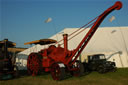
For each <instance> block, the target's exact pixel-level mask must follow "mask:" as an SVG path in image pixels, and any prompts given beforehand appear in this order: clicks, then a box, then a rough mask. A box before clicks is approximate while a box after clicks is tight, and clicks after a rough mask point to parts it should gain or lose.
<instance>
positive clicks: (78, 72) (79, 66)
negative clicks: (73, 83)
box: [71, 61, 84, 77]
mask: <svg viewBox="0 0 128 85" xmlns="http://www.w3.org/2000/svg"><path fill="white" fill-rule="evenodd" d="M73 67H74V68H76V70H74V71H72V72H71V75H73V76H76V77H77V76H82V75H83V74H84V65H83V64H82V63H81V62H80V61H76V62H75V64H74V65H73Z"/></svg>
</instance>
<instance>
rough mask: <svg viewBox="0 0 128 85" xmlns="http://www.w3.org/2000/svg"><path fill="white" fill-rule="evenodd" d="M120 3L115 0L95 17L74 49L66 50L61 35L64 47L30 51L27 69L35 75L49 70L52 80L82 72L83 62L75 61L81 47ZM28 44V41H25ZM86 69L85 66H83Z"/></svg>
mask: <svg viewBox="0 0 128 85" xmlns="http://www.w3.org/2000/svg"><path fill="white" fill-rule="evenodd" d="M121 8H122V3H121V2H120V1H117V2H116V3H115V4H114V5H113V6H111V7H110V8H108V9H107V10H106V11H104V12H103V13H102V14H101V15H100V16H98V17H97V19H96V21H95V22H94V23H93V26H92V27H91V28H90V30H89V31H88V33H87V34H86V35H85V37H84V38H83V40H82V41H81V42H80V44H79V45H78V46H77V48H76V49H74V50H68V35H67V34H64V35H63V40H64V48H63V47H61V46H60V45H58V46H55V45H50V46H49V47H48V48H46V49H42V50H41V51H39V52H38V53H35V52H33V53H31V54H30V55H29V56H28V59H27V70H28V72H29V73H30V74H31V75H32V76H35V75H37V74H39V73H41V72H42V71H45V72H51V75H52V78H53V79H54V80H61V79H64V78H65V74H66V73H71V74H72V75H73V76H80V75H82V74H83V72H84V67H83V64H82V63H81V62H80V61H77V58H78V56H80V54H81V52H82V51H83V49H84V48H85V47H86V46H87V44H88V42H89V40H90V39H91V38H92V36H93V35H94V33H95V32H96V30H97V29H98V27H99V25H100V24H101V23H102V21H103V20H104V18H105V17H106V16H107V15H108V14H109V13H111V12H112V11H114V10H120V9H121ZM50 42H51V43H53V42H56V41H55V40H46V39H45V40H40V41H36V42H34V41H33V42H30V44H32V43H33V44H41V45H44V44H47V43H48V44H50ZM25 44H29V43H25ZM85 69H86V68H85Z"/></svg>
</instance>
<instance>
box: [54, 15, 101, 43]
mask: <svg viewBox="0 0 128 85" xmlns="http://www.w3.org/2000/svg"><path fill="white" fill-rule="evenodd" d="M98 17H99V16H97V17H96V18H94V19H93V20H91V21H90V22H88V23H87V24H85V25H84V26H82V27H80V28H79V29H77V30H76V31H74V32H73V33H71V34H69V36H71V35H73V34H74V33H76V32H78V31H79V30H81V28H84V27H85V26H87V25H89V24H90V23H91V22H93V21H94V20H96V19H97V18H98ZM92 24H94V22H93V23H91V24H90V25H89V26H87V27H85V29H86V28H88V27H90V26H91V25H92ZM85 29H83V30H81V31H80V32H78V33H77V34H75V35H74V36H73V37H75V36H77V35H78V34H80V33H81V32H83V31H84V30H85ZM73 37H71V38H69V39H68V40H71V39H72V38H73ZM61 41H63V39H62V40H60V41H58V42H57V43H59V42H61ZM57 43H56V44H57ZM62 44H63V43H62ZM62 44H61V45H62Z"/></svg>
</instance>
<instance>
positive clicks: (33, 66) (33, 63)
mask: <svg viewBox="0 0 128 85" xmlns="http://www.w3.org/2000/svg"><path fill="white" fill-rule="evenodd" d="M41 69H42V60H41V55H40V54H38V53H31V54H30V55H29V56H28V59H27V70H28V73H29V74H31V75H32V76H36V75H38V74H39V73H41Z"/></svg>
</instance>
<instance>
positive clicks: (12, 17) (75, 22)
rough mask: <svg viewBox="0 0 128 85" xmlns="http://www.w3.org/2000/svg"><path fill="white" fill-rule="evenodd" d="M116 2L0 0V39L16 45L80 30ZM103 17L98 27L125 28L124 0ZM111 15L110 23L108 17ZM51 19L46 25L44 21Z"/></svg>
mask: <svg viewBox="0 0 128 85" xmlns="http://www.w3.org/2000/svg"><path fill="white" fill-rule="evenodd" d="M116 1H117V0H0V40H3V39H4V38H8V39H9V40H11V41H14V42H16V43H17V47H26V46H24V43H25V42H28V41H33V40H38V39H43V38H49V37H50V36H52V35H54V34H55V33H57V32H60V31H61V30H63V29H64V28H76V27H78V28H79V27H81V26H83V25H84V24H86V23H88V22H89V21H90V20H92V19H93V18H95V17H96V16H98V15H100V14H101V13H102V12H103V11H105V10H106V9H107V8H109V7H110V6H112V5H113V4H114V3H115V2H116ZM120 1H122V3H123V8H122V9H121V10H119V11H116V10H115V11H114V12H112V13H111V14H109V15H108V16H107V18H106V19H105V20H104V21H103V23H102V24H101V27H111V26H128V0H120ZM111 16H115V17H116V19H115V20H114V21H113V22H109V18H110V17H111ZM49 17H51V18H52V21H51V22H50V23H44V21H45V20H46V19H47V18H49Z"/></svg>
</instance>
